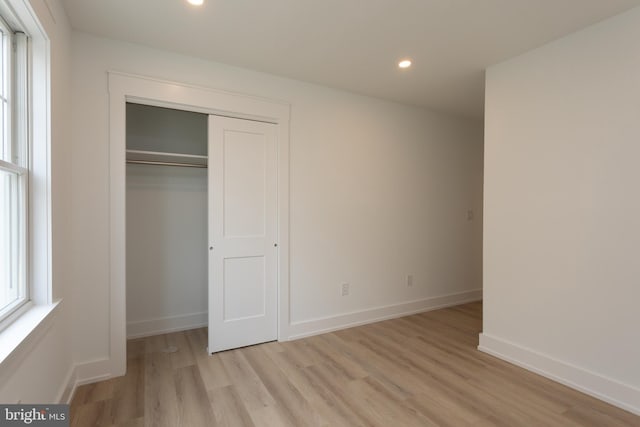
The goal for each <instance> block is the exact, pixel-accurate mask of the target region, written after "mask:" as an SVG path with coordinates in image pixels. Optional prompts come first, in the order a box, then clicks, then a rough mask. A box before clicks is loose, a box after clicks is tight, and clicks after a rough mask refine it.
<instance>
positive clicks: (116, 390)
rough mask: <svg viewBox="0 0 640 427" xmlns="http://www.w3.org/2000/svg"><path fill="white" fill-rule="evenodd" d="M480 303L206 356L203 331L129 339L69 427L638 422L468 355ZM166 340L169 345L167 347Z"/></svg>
mask: <svg viewBox="0 0 640 427" xmlns="http://www.w3.org/2000/svg"><path fill="white" fill-rule="evenodd" d="M481 316H482V305H481V303H472V304H466V305H462V306H458V307H453V308H447V309H443V310H437V311H432V312H428V313H423V314H418V315H414V316H410V317H404V318H400V319H394V320H388V321H385V322H379V323H375V324H371V325H366V326H361V327H357V328H352V329H346V330H343V331H338V332H333V333H328V334H324V335H319V336H314V337H311V338H306V339H301V340H297V341H293V342H285V343H277V342H274V343H268V344H262V345H257V346H252V347H246V348H242V349H238V350H231V351H226V352H222V353H218V354H215V355H212V356H210V355H207V354H206V352H205V347H206V336H207V334H206V329H196V330H192V331H186V332H180V333H173V334H167V335H160V336H155V337H149V338H144V339H137V340H132V341H129V343H128V348H127V353H128V368H127V375H126V376H124V377H120V378H114V379H111V380H108V381H103V382H99V383H95V384H89V385H85V386H82V387H79V388H78V389H77V391H76V394H75V397H74V399H73V402H72V405H71V425H72V426H81V427H85V426H91V427H93V426H149V427H151V426H153V427H156V426H171V427H175V426H277V427H280V426H293V427H301V426H348V427H352V426H384V427H388V426H393V427H404V426H511V427H513V426H563V427H571V426H613V427H615V426H640V417H637V416H635V415H633V414H631V413H629V412H625V411H623V410H621V409H618V408H615V407H613V406H611V405H608V404H606V403H604V402H601V401H599V400H596V399H594V398H591V397H589V396H586V395H584V394H582V393H579V392H577V391H575V390H572V389H570V388H567V387H565V386H562V385H560V384H558V383H555V382H553V381H550V380H547V379H545V378H543V377H540V376H538V375H535V374H533V373H530V372H528V371H526V370H524V369H521V368H518V367H516V366H513V365H510V364H508V363H506V362H503V361H501V360H498V359H496V358H493V357H491V356H489V355H486V354H484V353H481V352H479V351H478V350H476V346H477V344H478V333H479V332H480V330H481V326H482V319H481ZM172 346H174V347H175V348H177V351H175V352H171V350H172V348H171V347H172Z"/></svg>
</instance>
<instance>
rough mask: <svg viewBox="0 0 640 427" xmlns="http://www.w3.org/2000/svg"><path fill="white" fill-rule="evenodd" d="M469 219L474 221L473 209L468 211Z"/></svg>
mask: <svg viewBox="0 0 640 427" xmlns="http://www.w3.org/2000/svg"><path fill="white" fill-rule="evenodd" d="M467 221H473V211H472V210H471V209H469V210H468V211H467Z"/></svg>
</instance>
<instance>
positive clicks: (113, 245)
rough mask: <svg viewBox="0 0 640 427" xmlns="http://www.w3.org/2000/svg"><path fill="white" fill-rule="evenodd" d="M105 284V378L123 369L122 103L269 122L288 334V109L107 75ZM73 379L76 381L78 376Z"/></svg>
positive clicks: (281, 327)
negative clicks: (273, 129) (274, 146)
mask: <svg viewBox="0 0 640 427" xmlns="http://www.w3.org/2000/svg"><path fill="white" fill-rule="evenodd" d="M108 78H109V184H110V189H109V239H110V241H109V286H110V296H109V300H110V304H109V306H110V313H109V316H110V322H109V328H110V338H109V358H108V360H109V363H110V368H109V369H108V370H107V371H106V372H107V373H108V375H110V376H119V375H124V373H125V371H126V362H127V360H126V292H125V290H126V289H125V282H126V278H125V245H126V239H125V149H126V142H125V139H126V135H125V133H126V130H125V103H126V102H127V101H132V102H137V103H141V104H146V105H155V106H160V107H169V108H175V109H180V110H187V111H197V112H202V113H206V114H217V115H222V116H229V117H237V118H244V119H251V120H259V121H266V122H270V123H275V124H276V125H277V128H278V225H279V227H278V249H279V259H278V287H279V306H278V314H279V316H278V337H279V338H281V337H286V336H288V335H289V121H290V106H289V104H287V103H284V102H281V101H274V100H269V99H263V98H258V97H253V96H248V95H242V94H236V93H230V92H225V91H221V90H215V89H210V88H203V87H197V86H192V85H187V84H182V83H176V82H170V81H165V80H159V79H155V78H151V77H144V76H136V75H131V74H126V73H121V72H115V71H110V72H109V73H108ZM78 375H79V377H82V376H81V375H80V374H78Z"/></svg>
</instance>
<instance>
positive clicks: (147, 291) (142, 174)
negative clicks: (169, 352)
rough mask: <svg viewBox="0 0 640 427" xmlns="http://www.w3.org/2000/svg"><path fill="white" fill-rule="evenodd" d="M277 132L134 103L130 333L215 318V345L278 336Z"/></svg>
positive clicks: (129, 110) (129, 141)
mask: <svg viewBox="0 0 640 427" xmlns="http://www.w3.org/2000/svg"><path fill="white" fill-rule="evenodd" d="M276 138H277V135H276V126H275V125H273V124H271V123H264V122H257V121H250V120H243V119H237V118H228V117H221V116H215V115H208V114H203V113H198V112H190V111H182V110H175V109H169V108H161V107H157V106H149V105H142V104H135V103H127V104H126V159H127V167H126V298H127V310H126V313H127V335H128V336H129V337H135V336H145V335H154V334H160V333H166V332H170V331H177V330H185V329H190V328H197V327H202V326H208V328H209V351H210V352H216V351H221V350H226V349H229V348H236V347H241V346H245V345H251V344H257V343H260V342H266V341H272V340H275V339H277V256H278V244H277V241H276V236H277V146H276Z"/></svg>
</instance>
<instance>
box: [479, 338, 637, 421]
mask: <svg viewBox="0 0 640 427" xmlns="http://www.w3.org/2000/svg"><path fill="white" fill-rule="evenodd" d="M478 350H480V351H483V352H485V353H488V354H490V355H492V356H495V357H497V358H499V359H503V360H505V361H507V362H509V363H513V364H514V365H517V366H520V367H522V368H524V369H527V370H529V371H532V372H535V373H536V374H539V375H542V376H543V377H547V378H549V379H552V380H554V381H557V382H559V383H561V384H564V385H566V386H568V387H571V388H574V389H576V390H578V391H581V392H583V393H585V394H588V395H590V396H593V397H595V398H597V399H600V400H603V401H605V402H607V403H610V404H612V405H615V406H617V407H619V408H622V409H624V410H626V411H629V412H632V413H634V414H637V415H640V389H638V388H636V387H633V386H631V385H629V384H624V383H621V382H619V381H616V380H614V379H611V378H607V377H605V376H603V375H600V374H597V373H595V372H591V371H588V370H586V369H583V368H580V367H578V366H575V365H572V364H570V363H567V362H563V361H561V360H558V359H554V358H553V357H550V356H547V355H544V354H540V353H538V352H536V351H534V350H531V349H528V348H524V347H521V346H519V345H517V344H514V343H511V342H509V341H506V340H503V339H500V338H496V337H493V336H490V335H487V334H480V345H478Z"/></svg>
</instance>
